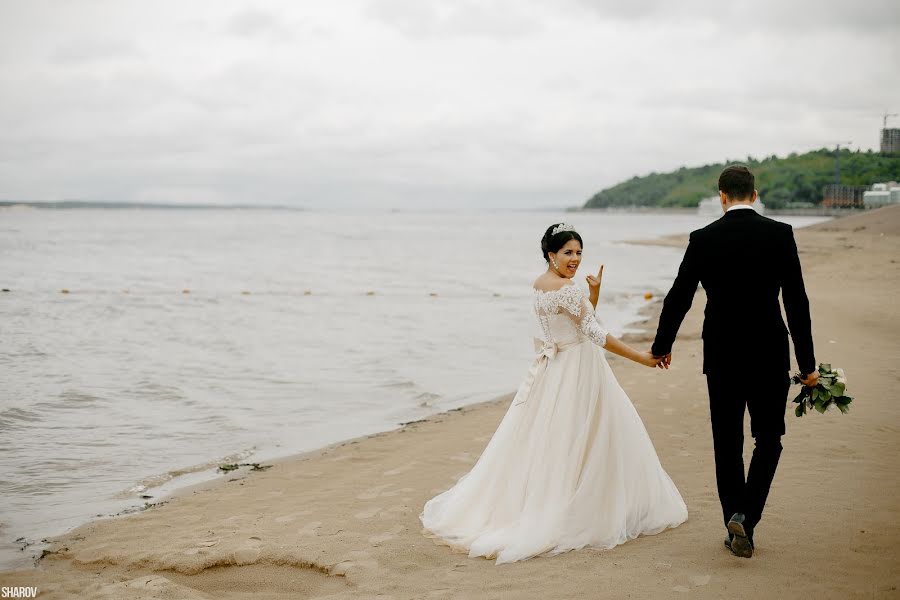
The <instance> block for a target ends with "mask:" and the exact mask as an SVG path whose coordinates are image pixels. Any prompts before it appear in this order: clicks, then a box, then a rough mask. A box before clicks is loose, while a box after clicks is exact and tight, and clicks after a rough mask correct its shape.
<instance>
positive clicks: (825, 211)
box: [566, 206, 875, 217]
mask: <svg viewBox="0 0 900 600" xmlns="http://www.w3.org/2000/svg"><path fill="white" fill-rule="evenodd" d="M871 210H875V209H872V208H822V207H816V208H766V210H765V212H764V213H763V214H764V215H766V216H778V217H849V216H851V215H859V214H863V213H866V212H869V211H871ZM566 212H602V213H635V214H653V215H695V214H697V209H696V208H693V207H687V208H684V207H677V206H674V207H665V208H664V207H659V206H628V207H621V206H618V207H608V208H582V207H573V208H569V209H567V210H566Z"/></svg>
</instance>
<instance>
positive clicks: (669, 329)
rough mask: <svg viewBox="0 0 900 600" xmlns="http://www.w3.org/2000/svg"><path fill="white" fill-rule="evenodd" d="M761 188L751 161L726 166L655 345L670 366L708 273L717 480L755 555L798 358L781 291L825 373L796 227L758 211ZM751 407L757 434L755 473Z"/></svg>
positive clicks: (737, 536)
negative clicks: (718, 208)
mask: <svg viewBox="0 0 900 600" xmlns="http://www.w3.org/2000/svg"><path fill="white" fill-rule="evenodd" d="M756 198H757V192H756V189H755V179H754V177H753V173H751V172H750V170H749V169H748V168H747V167H744V166H740V165H734V166H730V167H728V168H726V169H725V170H724V171H722V174H721V175H720V176H719V199H720V201H721V203H722V210H723V211H724V212H725V216H723V217H722V218H720V219H719V220H717V221H715V222H713V223H711V224H709V225H707V226H706V227H704V228H703V229H698V230H697V231H694V232H693V233H691V237H690V243H689V244H688V248H687V250H686V251H685V255H684V259H683V260H682V262H681V266H680V268H679V269H678V276H677V277H676V279H675V283H674V284H673V285H672V289H671V290H669V293H668V295H666V299H665V302H664V303H663V309H662V313H661V314H660V317H659V327H658V329H657V330H656V340H655V341H654V343H653V348H652V352H653V355H654V356H656V357H658V358H659V359H660V360H661V361H662V362H663V366H668V364H669V363H670V362H671V359H672V344H673V343H674V341H675V335H676V334H677V333H678V328H679V327H680V326H681V322H682V320H683V319H684V316H685V314H686V313H687V311H688V309H689V308H690V307H691V302H692V300H693V298H694V292H696V290H697V283H698V282H699V283H701V284H702V285H703V289H704V290H706V298H707V300H706V311H705V318H704V320H703V373H704V374H706V381H707V386H708V388H709V408H710V417H711V421H712V432H713V447H714V450H715V459H716V484H717V487H718V490H719V500H720V502H721V503H722V514H723V517H724V521H725V526H726V528H727V529H728V538H727V539H726V540H725V545H726V546H727V547H728V548H729V549H730V550H731V551H732V552H733V553H734V554H736V555H738V556H743V557H746V558H749V557H751V556H753V548H754V545H753V530H754V528H755V527H756V524H757V523H758V522H759V520H760V517H761V516H762V512H763V506H765V503H766V496H767V495H768V493H769V486H770V485H771V484H772V479H773V477H774V476H775V469H776V467H777V466H778V458H779V457H780V456H781V436H782V435H784V432H785V427H784V412H785V407H786V404H787V394H788V388H789V387H790V377H789V375H788V372H789V370H790V358H789V351H788V339H787V337H788V330H787V329H786V328H785V326H784V321H782V319H781V306H780V304H779V303H778V293H779V291H780V292H781V297H782V300H783V302H784V312H785V314H786V315H787V321H788V326H789V327H790V335H791V338H792V339H793V342H794V353H795V356H796V358H797V364H798V366H799V368H800V372H801V373H803V374H804V377H803V383H804V384H806V385H810V386H814V385H816V382H817V380H818V377H819V373H818V370H817V369H816V361H815V358H814V356H813V341H812V333H811V324H810V318H809V300H808V299H807V297H806V290H805V289H804V287H803V275H802V273H801V271H800V259H799V257H798V255H797V245H796V243H795V242H794V234H793V230H792V229H791V227H790V225H785V224H783V223H779V222H777V221H773V220H771V219H767V218H765V217H762V216H760V215H759V214H757V212H756V211H755V210H754V209H753V207H752V206H751V205H752V204H753V203H754V202H755V201H756ZM745 407H746V408H747V409H748V410H749V412H750V431H751V434H752V435H753V438H754V439H755V440H756V446H755V448H754V450H753V458H752V460H751V462H750V469H749V471H748V473H747V477H746V479H745V478H744V458H743V448H744V408H745Z"/></svg>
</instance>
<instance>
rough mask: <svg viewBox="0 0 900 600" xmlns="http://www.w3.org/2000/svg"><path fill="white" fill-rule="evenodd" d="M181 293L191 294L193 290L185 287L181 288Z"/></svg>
mask: <svg viewBox="0 0 900 600" xmlns="http://www.w3.org/2000/svg"><path fill="white" fill-rule="evenodd" d="M181 293H182V294H190V293H191V290H189V289H187V288H184V289H183V290H181Z"/></svg>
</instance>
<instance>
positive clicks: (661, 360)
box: [653, 352, 672, 369]
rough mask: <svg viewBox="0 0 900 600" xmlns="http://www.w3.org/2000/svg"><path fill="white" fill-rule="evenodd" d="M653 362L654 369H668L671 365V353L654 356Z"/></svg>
mask: <svg viewBox="0 0 900 600" xmlns="http://www.w3.org/2000/svg"><path fill="white" fill-rule="evenodd" d="M653 358H654V360H656V365H654V366H656V367H659V368H660V369H668V368H669V365H671V364H672V353H671V352H669V353H668V354H664V355H662V356H654V357H653Z"/></svg>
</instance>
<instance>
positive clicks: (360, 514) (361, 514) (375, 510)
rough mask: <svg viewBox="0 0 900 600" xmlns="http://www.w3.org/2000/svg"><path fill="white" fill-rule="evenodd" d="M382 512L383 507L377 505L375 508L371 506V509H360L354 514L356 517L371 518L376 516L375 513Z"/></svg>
mask: <svg viewBox="0 0 900 600" xmlns="http://www.w3.org/2000/svg"><path fill="white" fill-rule="evenodd" d="M380 512H381V507H380V506H376V507H375V508H370V509H369V510H363V511H360V512H358V513H356V514H355V515H353V516H354V517H356V518H357V519H371V518H372V517H374V516H375V515H377V514H378V513H380Z"/></svg>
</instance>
